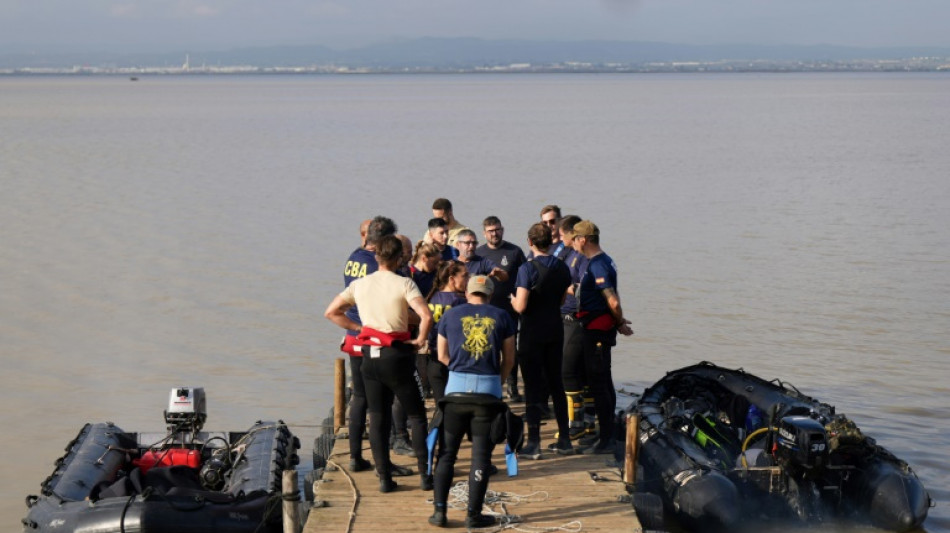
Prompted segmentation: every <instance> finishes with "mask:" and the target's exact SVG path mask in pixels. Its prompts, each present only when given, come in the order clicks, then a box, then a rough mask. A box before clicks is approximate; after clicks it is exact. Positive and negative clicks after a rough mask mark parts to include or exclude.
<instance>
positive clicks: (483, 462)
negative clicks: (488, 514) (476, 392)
mask: <svg viewBox="0 0 950 533" xmlns="http://www.w3.org/2000/svg"><path fill="white" fill-rule="evenodd" d="M496 412H497V411H495V409H494V408H491V407H488V406H484V405H476V406H474V410H473V416H472V419H471V422H470V430H471V435H472V471H471V472H469V476H468V509H469V511H474V512H476V513H480V512H481V511H482V505H483V504H484V503H485V493H486V492H488V469H489V467H490V465H491V454H492V451H493V450H494V449H495V444H494V443H492V441H491V435H490V434H491V423H492V420H493V419H494V418H495V413H496Z"/></svg>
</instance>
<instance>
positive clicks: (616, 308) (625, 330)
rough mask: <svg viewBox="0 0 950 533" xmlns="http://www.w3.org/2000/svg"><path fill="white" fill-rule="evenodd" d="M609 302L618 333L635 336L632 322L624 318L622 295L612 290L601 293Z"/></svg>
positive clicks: (608, 306)
mask: <svg viewBox="0 0 950 533" xmlns="http://www.w3.org/2000/svg"><path fill="white" fill-rule="evenodd" d="M601 292H602V293H603V295H604V298H605V299H606V300H607V308H608V309H610V314H611V315H612V316H613V317H614V322H615V323H616V324H617V331H618V332H620V333H621V334H622V335H627V336H629V335H633V329H632V328H631V327H630V321H629V320H627V319H626V318H624V317H623V308H621V307H620V295H618V294H617V291H615V290H613V289H612V288H606V289H603V290H602V291H601Z"/></svg>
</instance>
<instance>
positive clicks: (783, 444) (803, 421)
mask: <svg viewBox="0 0 950 533" xmlns="http://www.w3.org/2000/svg"><path fill="white" fill-rule="evenodd" d="M775 444H776V447H775V458H776V460H778V463H779V464H780V465H781V466H782V467H784V468H785V469H786V470H787V471H788V472H789V474H791V475H793V476H797V475H798V474H804V475H806V476H812V475H817V474H820V473H821V472H822V470H823V469H824V467H825V465H826V464H827V462H828V451H829V449H828V434H827V433H826V432H825V428H824V426H822V425H821V424H820V423H819V422H818V421H817V420H813V419H811V418H809V417H807V416H786V417H784V418H782V419H781V420H779V423H778V437H777V438H776V441H775Z"/></svg>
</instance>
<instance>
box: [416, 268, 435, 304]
mask: <svg viewBox="0 0 950 533" xmlns="http://www.w3.org/2000/svg"><path fill="white" fill-rule="evenodd" d="M412 281H415V282H416V286H418V287H419V292H421V293H422V297H423V298H425V297H427V296H429V292H431V291H432V283H433V282H435V272H426V271H425V270H419V269H417V268H413V269H412Z"/></svg>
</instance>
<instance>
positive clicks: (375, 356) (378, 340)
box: [324, 235, 432, 492]
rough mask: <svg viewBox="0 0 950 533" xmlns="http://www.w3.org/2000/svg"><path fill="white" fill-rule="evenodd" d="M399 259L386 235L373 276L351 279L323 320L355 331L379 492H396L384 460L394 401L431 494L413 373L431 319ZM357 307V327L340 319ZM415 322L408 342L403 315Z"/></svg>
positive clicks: (396, 244)
mask: <svg viewBox="0 0 950 533" xmlns="http://www.w3.org/2000/svg"><path fill="white" fill-rule="evenodd" d="M401 257H402V242H401V241H400V240H399V239H398V238H396V237H395V236H393V235H388V236H386V237H383V238H382V239H380V240H379V242H378V243H377V244H376V261H377V263H378V264H379V270H377V271H376V272H374V273H373V274H370V275H368V276H366V277H365V278H361V279H357V280H355V281H353V282H352V283H350V285H349V286H348V287H347V288H346V289H345V290H344V291H343V292H341V293H340V294H338V295H337V296H336V297H335V298H334V299H333V301H332V302H330V305H329V306H328V307H327V310H326V311H325V312H324V316H326V318H327V319H329V320H330V321H331V322H333V323H334V324H336V325H338V326H340V327H342V328H344V329H347V330H350V331H356V332H358V334H357V339H358V340H359V341H360V343H361V350H362V354H363V361H362V364H361V366H360V371H361V372H362V376H363V387H364V389H365V393H366V402H367V410H368V411H369V441H370V448H371V449H372V451H373V460H374V462H375V463H376V473H377V474H378V475H379V483H380V484H379V490H380V492H390V491H393V490H395V489H396V482H395V481H393V480H392V475H393V472H392V463H391V462H390V458H389V433H390V429H391V425H392V403H393V398H394V397H398V398H399V401H400V403H402V406H403V408H404V409H405V410H406V414H407V415H408V418H409V425H410V427H411V428H412V447H413V449H414V450H415V452H416V458H417V461H418V466H419V472H420V475H421V476H422V481H421V486H422V488H423V489H424V490H430V489H431V488H432V479H431V477H430V476H428V475H427V474H426V467H427V453H426V450H427V449H426V426H427V421H426V411H425V403H424V398H423V391H422V385H421V382H420V380H419V375H418V373H417V372H416V365H415V353H416V350H418V349H419V348H420V347H422V346H423V345H425V343H426V338H427V337H428V334H429V329H430V328H431V327H432V314H431V313H430V312H429V308H428V307H427V306H426V304H425V300H424V299H423V298H422V294H421V293H420V292H419V288H418V287H417V286H416V284H415V282H413V281H412V279H410V278H407V277H404V276H400V275H399V274H397V273H396V270H397V269H398V268H399V266H400V261H401ZM354 305H358V306H359V309H360V318H361V319H362V324H358V323H356V322H354V321H353V320H351V319H350V318H349V317H347V316H346V310H347V309H349V308H350V307H352V306H354ZM410 308H411V309H412V310H413V311H414V312H415V313H416V315H418V317H419V331H418V334H417V335H416V337H415V338H414V339H412V338H410V333H409V309H410Z"/></svg>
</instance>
